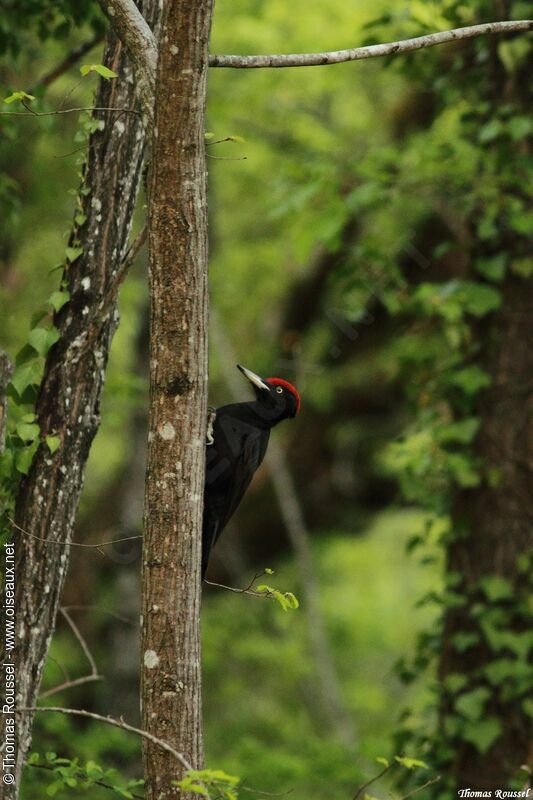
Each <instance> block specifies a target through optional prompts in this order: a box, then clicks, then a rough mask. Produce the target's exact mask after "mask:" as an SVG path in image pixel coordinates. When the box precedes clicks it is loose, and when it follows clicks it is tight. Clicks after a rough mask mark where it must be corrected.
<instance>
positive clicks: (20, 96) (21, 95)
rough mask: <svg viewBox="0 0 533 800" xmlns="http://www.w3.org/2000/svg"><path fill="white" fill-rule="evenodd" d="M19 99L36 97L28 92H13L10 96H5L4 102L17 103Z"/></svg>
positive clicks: (33, 98) (8, 103)
mask: <svg viewBox="0 0 533 800" xmlns="http://www.w3.org/2000/svg"><path fill="white" fill-rule="evenodd" d="M17 100H35V97H34V96H33V95H32V94H28V93H27V92H13V94H10V95H9V97H6V98H4V103H7V105H8V106H10V105H11V103H15V102H16V101H17Z"/></svg>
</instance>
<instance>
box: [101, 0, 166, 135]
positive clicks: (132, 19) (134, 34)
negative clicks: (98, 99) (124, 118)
mask: <svg viewBox="0 0 533 800" xmlns="http://www.w3.org/2000/svg"><path fill="white" fill-rule="evenodd" d="M98 1H99V3H100V6H101V8H102V11H103V12H104V14H105V15H106V17H107V18H108V19H109V22H110V24H111V26H112V28H113V30H114V32H115V33H116V35H117V36H118V37H119V39H120V40H121V41H122V42H123V44H124V45H125V46H126V48H127V50H128V54H129V57H130V59H131V61H132V63H133V67H134V69H135V73H136V75H137V83H138V92H139V98H140V100H141V103H142V106H143V110H144V112H145V113H146V115H147V116H148V118H149V119H152V118H153V113H154V110H153V108H154V94H155V73H156V68H157V44H156V40H155V36H154V34H153V33H152V31H151V29H150V26H149V25H148V23H147V22H146V20H145V19H144V17H143V15H142V14H141V12H140V11H139V9H138V8H137V6H136V5H135V3H134V2H133V0H98Z"/></svg>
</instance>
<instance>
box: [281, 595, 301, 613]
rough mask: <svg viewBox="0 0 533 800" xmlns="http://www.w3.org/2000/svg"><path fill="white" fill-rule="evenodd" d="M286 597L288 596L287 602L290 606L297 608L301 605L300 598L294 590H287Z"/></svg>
mask: <svg viewBox="0 0 533 800" xmlns="http://www.w3.org/2000/svg"><path fill="white" fill-rule="evenodd" d="M285 597H286V598H287V602H288V604H289V607H290V608H295V609H296V608H299V607H300V602H299V600H298V598H297V597H296V595H294V594H293V593H292V592H285Z"/></svg>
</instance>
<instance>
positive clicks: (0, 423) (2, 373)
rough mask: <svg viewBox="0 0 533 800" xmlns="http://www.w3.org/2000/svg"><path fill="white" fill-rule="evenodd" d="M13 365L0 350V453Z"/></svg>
mask: <svg viewBox="0 0 533 800" xmlns="http://www.w3.org/2000/svg"><path fill="white" fill-rule="evenodd" d="M12 373H13V365H12V363H11V361H10V360H9V358H8V356H7V353H4V351H3V350H0V453H2V452H3V450H4V445H5V437H6V390H7V384H8V383H9V381H10V380H11V375H12Z"/></svg>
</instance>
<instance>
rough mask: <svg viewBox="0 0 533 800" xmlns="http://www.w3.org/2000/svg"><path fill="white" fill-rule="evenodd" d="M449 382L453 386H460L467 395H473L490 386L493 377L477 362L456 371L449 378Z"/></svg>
mask: <svg viewBox="0 0 533 800" xmlns="http://www.w3.org/2000/svg"><path fill="white" fill-rule="evenodd" d="M449 383H450V384H451V385H452V386H457V387H459V389H461V390H462V391H463V392H464V393H465V394H466V395H468V396H469V397H471V396H473V395H475V394H477V393H478V392H479V391H481V389H486V388H487V386H490V383H491V379H490V375H489V374H488V373H487V372H485V371H484V370H483V369H481V367H479V366H477V364H474V365H472V366H471V367H465V368H464V369H461V370H457V372H454V373H453V374H452V375H451V376H450V378H449Z"/></svg>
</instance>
